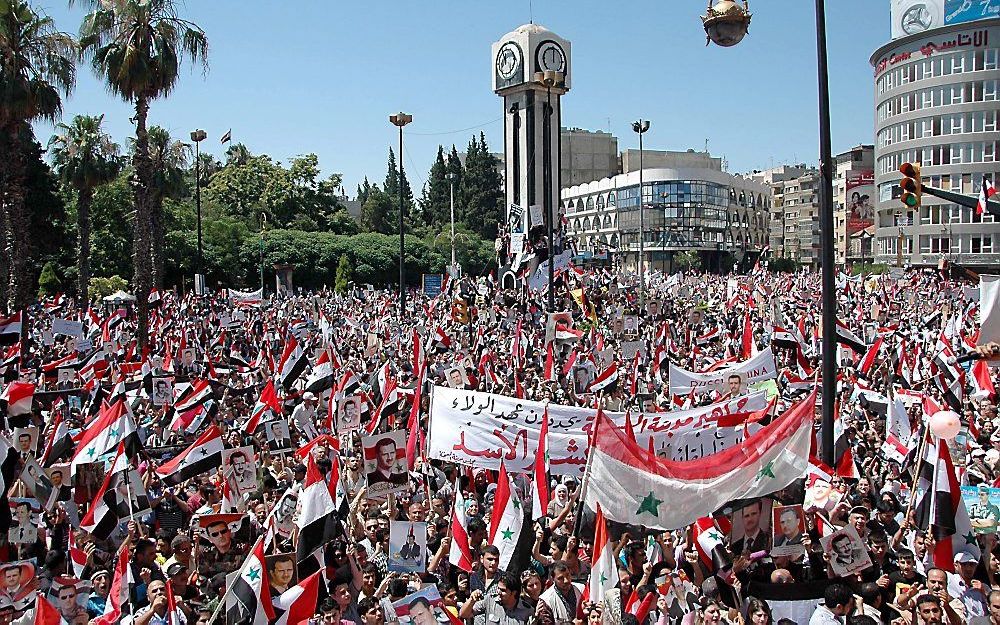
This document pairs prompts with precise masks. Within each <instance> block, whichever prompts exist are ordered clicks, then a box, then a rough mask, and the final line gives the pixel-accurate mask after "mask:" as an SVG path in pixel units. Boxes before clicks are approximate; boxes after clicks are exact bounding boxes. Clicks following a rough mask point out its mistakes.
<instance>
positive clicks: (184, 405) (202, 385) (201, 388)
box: [174, 379, 214, 414]
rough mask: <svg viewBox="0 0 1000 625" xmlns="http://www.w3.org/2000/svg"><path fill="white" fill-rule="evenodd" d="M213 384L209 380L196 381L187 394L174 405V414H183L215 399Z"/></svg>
mask: <svg viewBox="0 0 1000 625" xmlns="http://www.w3.org/2000/svg"><path fill="white" fill-rule="evenodd" d="M213 396H214V395H213V392H212V383H211V382H210V381H209V380H204V379H202V380H195V381H194V384H192V385H191V386H190V387H189V388H188V390H187V392H185V393H184V394H183V395H181V396H180V397H179V398H178V399H177V401H176V402H175V403H174V412H175V413H177V414H181V413H184V412H188V411H189V410H193V409H195V408H197V407H198V406H201V405H202V404H204V403H205V402H207V401H208V400H210V399H212V397H213Z"/></svg>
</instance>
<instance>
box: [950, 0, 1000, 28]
mask: <svg viewBox="0 0 1000 625" xmlns="http://www.w3.org/2000/svg"><path fill="white" fill-rule="evenodd" d="M991 17H1000V0H945V2H944V23H945V24H961V23H963V22H974V21H976V20H985V19H989V18H991Z"/></svg>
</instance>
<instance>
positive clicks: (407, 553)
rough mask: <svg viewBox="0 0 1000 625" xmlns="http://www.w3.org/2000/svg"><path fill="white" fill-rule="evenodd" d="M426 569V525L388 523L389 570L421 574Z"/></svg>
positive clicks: (406, 522)
mask: <svg viewBox="0 0 1000 625" xmlns="http://www.w3.org/2000/svg"><path fill="white" fill-rule="evenodd" d="M426 567H427V523H423V522H420V523H415V522H412V521H392V522H390V523H389V570H390V571H394V572H398V573H423V572H424V570H425V569H426Z"/></svg>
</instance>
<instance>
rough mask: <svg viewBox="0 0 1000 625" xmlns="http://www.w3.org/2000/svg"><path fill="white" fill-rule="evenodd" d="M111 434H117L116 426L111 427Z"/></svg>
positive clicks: (114, 435)
mask: <svg viewBox="0 0 1000 625" xmlns="http://www.w3.org/2000/svg"><path fill="white" fill-rule="evenodd" d="M111 436H113V437H117V436H118V428H111Z"/></svg>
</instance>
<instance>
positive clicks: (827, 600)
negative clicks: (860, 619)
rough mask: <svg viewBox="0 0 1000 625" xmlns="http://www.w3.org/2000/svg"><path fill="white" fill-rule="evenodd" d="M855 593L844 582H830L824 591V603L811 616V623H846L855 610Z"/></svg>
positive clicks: (818, 624)
mask: <svg viewBox="0 0 1000 625" xmlns="http://www.w3.org/2000/svg"><path fill="white" fill-rule="evenodd" d="M854 605H855V604H854V593H852V592H851V589H850V588H848V587H847V586H844V585H843V584H830V585H829V586H828V587H827V589H826V591H825V592H824V593H823V605H820V606H817V607H816V611H815V612H813V614H812V616H811V617H809V625H844V623H845V622H847V615H849V614H850V613H851V612H853V611H854Z"/></svg>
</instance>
